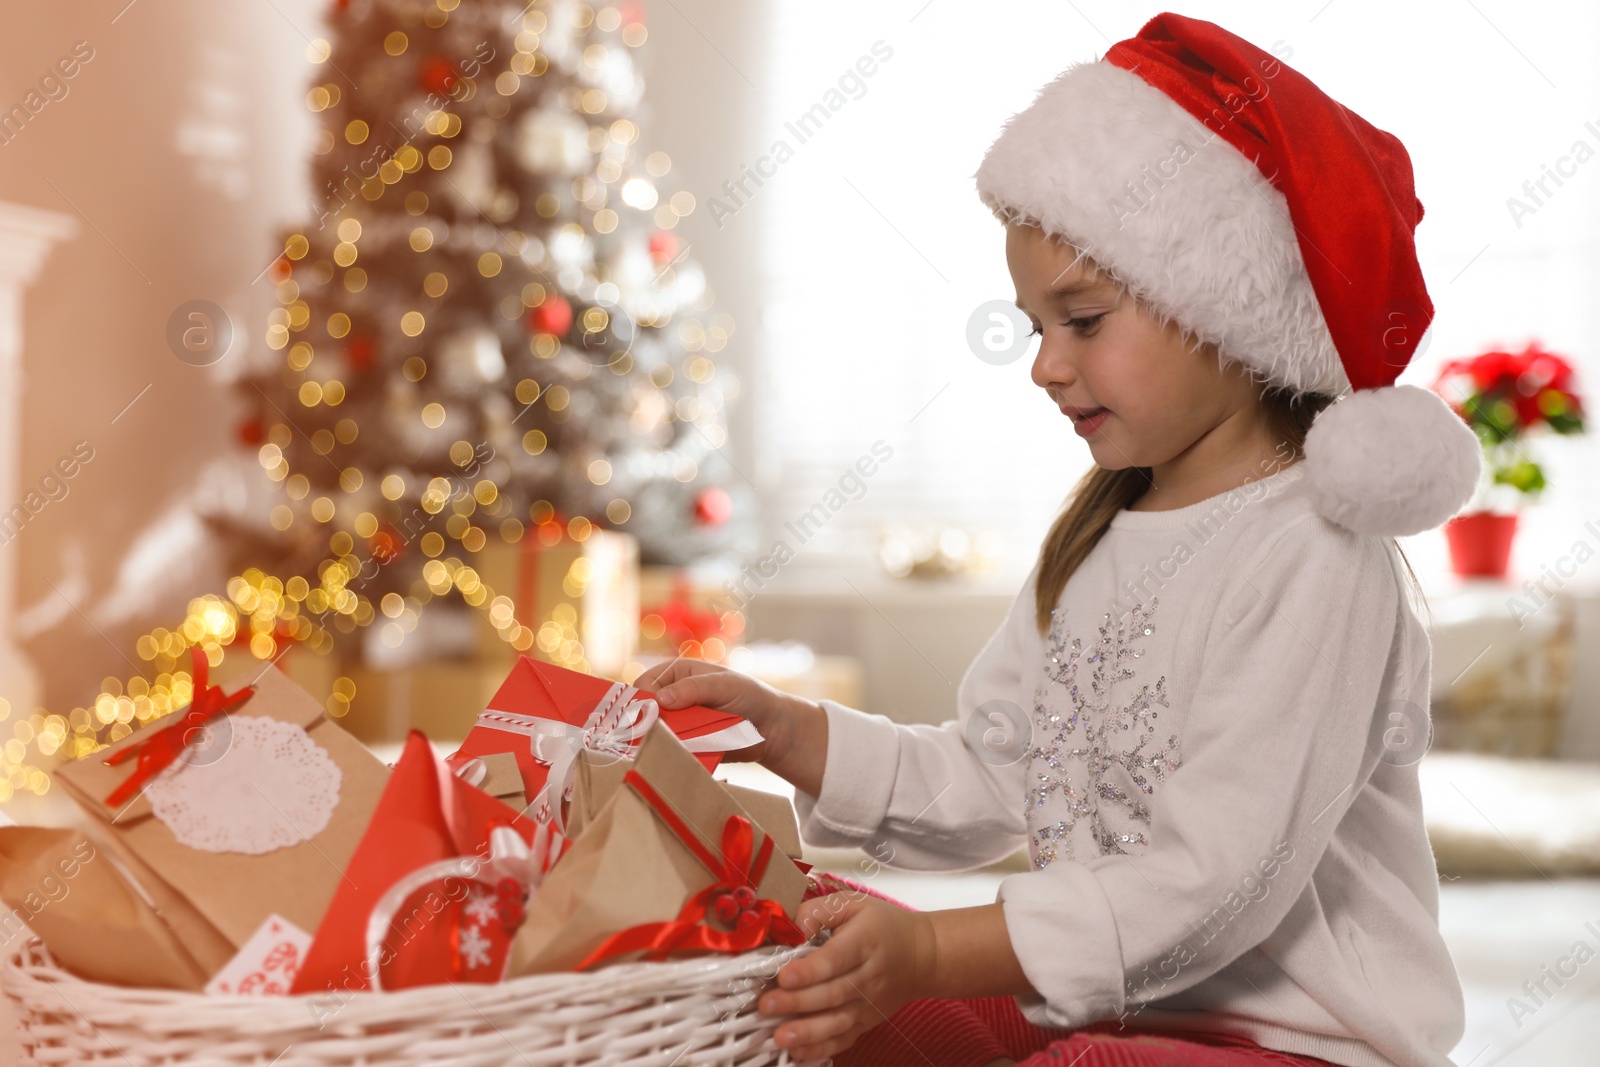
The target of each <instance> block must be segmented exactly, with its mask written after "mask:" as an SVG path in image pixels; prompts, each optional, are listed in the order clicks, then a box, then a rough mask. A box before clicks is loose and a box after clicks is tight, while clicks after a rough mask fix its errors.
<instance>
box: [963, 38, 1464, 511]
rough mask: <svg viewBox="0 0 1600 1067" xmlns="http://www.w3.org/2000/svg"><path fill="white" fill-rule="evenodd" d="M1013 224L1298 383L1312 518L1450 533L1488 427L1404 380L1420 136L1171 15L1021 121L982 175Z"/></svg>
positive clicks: (1417, 304)
mask: <svg viewBox="0 0 1600 1067" xmlns="http://www.w3.org/2000/svg"><path fill="white" fill-rule="evenodd" d="M975 178H976V180H977V185H978V194H979V196H980V197H981V198H982V199H983V201H984V203H985V204H987V205H988V206H989V207H990V208H991V209H992V210H993V211H994V212H995V213H996V214H997V215H999V216H1000V217H1002V218H1004V219H1006V220H1007V221H1012V222H1022V223H1028V224H1031V225H1035V226H1038V227H1039V228H1040V229H1042V230H1043V231H1044V232H1046V233H1047V234H1050V235H1052V236H1054V237H1057V238H1060V239H1061V240H1063V241H1066V242H1068V243H1070V244H1072V245H1074V246H1075V247H1076V248H1077V249H1078V250H1079V251H1080V252H1081V253H1082V254H1084V255H1086V256H1088V257H1089V258H1091V259H1093V260H1094V261H1095V262H1096V263H1097V264H1098V265H1099V266H1100V267H1101V268H1103V269H1104V270H1105V271H1106V272H1107V273H1109V274H1110V275H1111V276H1112V277H1113V278H1115V279H1116V280H1117V281H1118V282H1119V283H1121V284H1122V285H1123V286H1124V287H1125V288H1126V289H1127V290H1128V291H1129V292H1130V293H1131V294H1132V295H1133V296H1134V297H1135V298H1137V299H1139V300H1140V301H1141V302H1143V303H1144V304H1145V305H1146V306H1147V307H1149V308H1150V309H1151V310H1152V311H1153V312H1154V313H1155V314H1156V315H1157V316H1159V317H1160V318H1161V319H1162V320H1163V321H1167V320H1172V321H1176V322H1177V323H1178V324H1179V325H1180V326H1182V327H1185V328H1186V329H1188V330H1189V331H1190V333H1191V334H1192V335H1193V336H1195V337H1196V338H1197V339H1198V340H1200V341H1202V342H1211V343H1214V344H1215V345H1216V346H1217V348H1218V350H1219V351H1220V353H1221V355H1222V358H1223V359H1225V360H1230V361H1233V362H1236V363H1239V364H1242V365H1244V366H1245V367H1247V368H1249V369H1250V370H1251V371H1252V372H1253V373H1254V374H1255V375H1256V376H1257V377H1258V378H1260V379H1262V380H1264V381H1266V382H1269V383H1271V384H1273V385H1277V386H1281V387H1284V388H1286V389H1288V390H1290V391H1292V392H1294V393H1297V394H1302V393H1321V394H1325V395H1328V396H1341V395H1343V394H1348V395H1343V398H1342V399H1340V400H1339V401H1338V402H1336V403H1334V404H1331V405H1329V406H1328V407H1327V408H1326V409H1325V410H1324V411H1323V412H1322V413H1321V414H1320V415H1318V416H1317V419H1316V421H1315V423H1314V424H1313V425H1312V427H1311V432H1310V434H1309V435H1308V436H1307V439H1306V456H1305V460H1304V462H1305V470H1306V484H1307V486H1308V488H1309V489H1310V491H1311V495H1312V499H1313V501H1314V502H1315V504H1316V506H1317V509H1318V510H1319V511H1320V512H1321V513H1322V514H1323V515H1325V516H1326V517H1328V518H1329V519H1331V520H1333V521H1335V522H1337V523H1339V524H1341V525H1343V526H1345V527H1347V528H1349V529H1351V530H1354V531H1356V532H1358V533H1363V534H1374V535H1384V536H1396V535H1402V534H1412V533H1417V532H1419V531H1421V530H1425V529H1428V528H1430V527H1432V526H1437V525H1438V524H1439V523H1441V522H1443V521H1444V520H1445V519H1448V518H1449V517H1450V516H1452V515H1454V514H1455V513H1456V512H1457V511H1459V510H1460V509H1461V507H1462V506H1463V505H1465V504H1466V502H1467V500H1468V499H1469V498H1470V497H1471V495H1472V493H1473V491H1474V490H1475V489H1476V488H1477V484H1478V477H1479V471H1480V464H1481V456H1480V451H1479V447H1478V442H1477V439H1476V437H1475V436H1474V435H1473V433H1472V431H1471V430H1470V429H1468V428H1467V426H1466V424H1465V423H1464V422H1463V421H1462V420H1461V419H1460V418H1459V417H1458V416H1456V415H1455V414H1454V413H1453V412H1451V410H1450V408H1449V407H1448V406H1447V405H1446V404H1445V403H1444V402H1443V401H1442V400H1441V399H1439V398H1438V397H1437V396H1435V395H1434V394H1433V393H1431V392H1428V391H1426V390H1423V389H1418V388H1416V387H1414V386H1408V385H1401V386H1397V385H1395V384H1394V381H1395V378H1396V377H1397V376H1398V375H1399V373H1400V371H1401V370H1402V369H1404V368H1405V366H1406V364H1407V363H1409V362H1410V360H1411V357H1412V355H1413V354H1414V353H1415V352H1416V351H1417V350H1418V345H1419V343H1420V342H1421V340H1422V338H1423V335H1424V333H1425V332H1426V330H1427V329H1428V326H1429V324H1430V322H1431V321H1432V319H1433V303H1432V301H1430V300H1429V299H1428V291H1427V288H1426V287H1425V285H1424V284H1423V280H1422V271H1421V268H1420V267H1419V265H1418V263H1417V255H1416V246H1415V243H1414V241H1413V236H1412V235H1413V231H1414V230H1415V229H1416V225H1417V223H1418V222H1420V221H1421V219H1422V202H1421V201H1420V200H1418V199H1417V197H1416V193H1415V191H1414V189H1413V186H1412V176H1411V160H1410V157H1409V156H1407V154H1406V150H1405V146H1404V145H1402V144H1401V143H1400V141H1399V139H1397V138H1396V137H1394V136H1393V135H1392V134H1389V133H1385V132H1384V131H1383V130H1380V129H1378V128H1376V127H1374V126H1372V125H1371V124H1369V123H1368V122H1366V121H1365V120H1364V119H1362V118H1361V116H1359V115H1357V114H1355V113H1354V112H1353V111H1350V110H1349V109H1348V108H1345V107H1343V106H1342V105H1340V104H1339V103H1338V102H1337V101H1335V100H1333V99H1332V98H1331V97H1329V96H1328V95H1327V94H1326V93H1324V92H1323V91H1322V90H1320V89H1318V88H1317V87H1316V86H1315V85H1313V84H1312V83H1311V81H1310V80H1308V79H1307V78H1306V77H1305V76H1304V75H1301V74H1299V73H1297V72H1296V71H1294V70H1292V69H1291V68H1290V67H1289V66H1288V65H1287V64H1285V63H1284V62H1283V61H1282V60H1281V59H1279V58H1277V57H1275V56H1273V55H1271V54H1269V53H1267V52H1263V51H1262V50H1261V49H1259V48H1257V47H1255V46H1254V45H1252V44H1250V43H1249V42H1248V41H1245V40H1242V39H1240V38H1239V37H1236V36H1234V35H1233V34H1231V33H1229V32H1228V31H1227V30H1224V29H1222V28H1221V27H1219V26H1216V25H1213V24H1212V23H1210V22H1204V21H1201V20H1200V19H1191V18H1185V17H1183V16H1181V15H1173V14H1160V15H1157V16H1156V17H1155V18H1153V19H1151V20H1150V21H1149V22H1148V23H1146V24H1145V26H1144V28H1143V29H1141V30H1140V31H1139V33H1138V35H1137V36H1135V37H1132V38H1129V39H1128V40H1125V41H1120V42H1118V43H1117V44H1114V45H1112V46H1111V48H1110V49H1109V50H1108V51H1107V52H1106V54H1105V57H1104V58H1103V59H1100V60H1097V61H1094V62H1086V63H1079V64H1076V65H1074V66H1072V67H1070V68H1069V69H1068V70H1067V71H1066V72H1064V73H1063V74H1061V75H1060V76H1059V77H1058V78H1056V79H1055V81H1053V82H1051V83H1050V84H1049V85H1047V86H1045V87H1044V89H1043V90H1041V91H1040V93H1039V95H1038V97H1037V99H1035V100H1034V102H1033V103H1032V104H1030V105H1029V106H1028V108H1027V109H1026V110H1024V111H1022V112H1020V113H1019V114H1017V115H1015V116H1013V117H1012V118H1011V119H1010V121H1008V122H1007V123H1006V125H1005V128H1004V129H1003V130H1002V131H1001V133H1000V136H999V137H998V138H997V139H996V140H995V142H994V144H993V146H991V147H990V149H989V151H988V153H987V154H986V155H985V156H984V159H983V164H982V165H981V166H980V167H979V168H978V171H977V174H976V175H975Z"/></svg>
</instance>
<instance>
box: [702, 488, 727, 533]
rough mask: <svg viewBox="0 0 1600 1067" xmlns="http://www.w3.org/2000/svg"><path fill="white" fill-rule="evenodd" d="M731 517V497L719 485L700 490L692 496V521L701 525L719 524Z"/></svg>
mask: <svg viewBox="0 0 1600 1067" xmlns="http://www.w3.org/2000/svg"><path fill="white" fill-rule="evenodd" d="M731 518H733V497H731V496H729V495H728V491H727V490H726V489H723V488H722V487H721V486H719V485H711V486H707V487H706V488H704V489H702V490H700V492H699V494H698V495H696V496H695V498H694V521H695V522H697V523H699V524H700V525H701V526H721V525H722V524H723V523H725V522H727V521H728V520H729V519H731Z"/></svg>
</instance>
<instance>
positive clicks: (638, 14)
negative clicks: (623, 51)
mask: <svg viewBox="0 0 1600 1067" xmlns="http://www.w3.org/2000/svg"><path fill="white" fill-rule="evenodd" d="M617 14H618V15H620V16H621V17H622V24H623V25H624V26H637V25H639V24H640V23H642V22H644V8H642V7H640V6H639V5H638V4H636V3H634V2H633V0H624V2H623V3H620V4H618V5H617Z"/></svg>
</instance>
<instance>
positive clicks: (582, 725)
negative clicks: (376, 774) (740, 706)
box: [450, 656, 761, 829]
mask: <svg viewBox="0 0 1600 1067" xmlns="http://www.w3.org/2000/svg"><path fill="white" fill-rule="evenodd" d="M658 718H659V719H660V721H661V722H662V723H664V724H665V725H666V726H667V727H668V729H670V730H671V731H672V732H673V733H674V734H675V735H676V736H677V738H678V740H680V741H682V742H683V744H684V747H686V748H688V749H689V751H691V752H693V753H694V755H695V758H696V759H698V760H699V761H700V763H701V765H702V766H704V767H705V769H706V771H707V772H710V771H713V770H715V769H716V767H717V764H718V763H719V762H721V760H722V755H723V753H725V752H734V751H738V750H739V749H744V748H749V747H750V746H752V745H756V744H759V743H760V742H761V734H760V733H759V732H757V730H756V728H755V727H754V726H753V725H752V724H751V723H750V722H749V721H748V720H747V719H744V718H743V717H741V716H738V715H734V714H731V713H729V712H725V711H714V710H712V709H711V708H704V707H699V706H691V707H687V708H677V709H672V710H666V709H662V708H660V707H658V706H657V704H656V701H655V694H653V693H650V692H647V691H645V690H642V689H635V688H634V687H632V686H630V685H627V684H625V683H622V682H612V681H609V680H608V679H605V678H596V677H594V676H593V675H588V674H583V673H580V672H578V671H572V670H568V669H566V668H565V667H557V666H555V665H554V664H551V663H541V662H538V661H537V660H534V659H532V658H530V657H528V656H521V657H519V658H518V660H517V664H516V666H515V667H513V668H512V670H511V674H510V676H509V677H508V678H507V679H506V680H505V683H504V684H503V685H501V687H500V690H499V692H497V693H495V695H494V699H493V700H491V701H490V702H489V707H488V709H487V710H485V711H484V712H483V713H482V714H480V715H479V716H478V720H477V722H476V723H474V724H473V727H472V730H471V731H470V732H468V734H467V737H466V740H464V741H463V742H462V743H461V748H460V750H459V751H457V752H456V753H454V754H453V755H452V756H451V757H450V763H451V765H452V766H455V765H458V764H459V763H461V762H464V761H465V760H468V759H470V758H472V757H475V756H484V755H488V754H490V753H493V752H511V753H513V754H515V756H516V757H517V767H518V769H520V770H521V771H522V781H523V785H524V787H525V790H526V793H527V796H528V797H529V808H530V809H531V811H532V813H533V814H534V815H535V817H536V818H537V819H538V820H540V821H545V820H549V821H551V822H553V823H554V824H555V826H556V827H557V828H558V829H560V828H561V827H562V825H563V823H562V814H561V801H562V800H564V799H568V798H569V797H570V795H571V789H572V771H573V768H574V766H575V761H576V759H577V754H578V752H579V751H581V750H583V749H590V750H592V751H596V752H604V753H611V754H613V755H615V756H617V757H619V758H631V757H632V751H633V749H635V748H637V747H638V745H639V742H640V741H641V740H642V739H643V737H644V735H645V733H646V732H647V731H648V730H649V729H650V725H651V723H653V722H654V721H655V720H656V719H658ZM547 785H549V786H550V789H549V791H548V793H547V792H546V786H547Z"/></svg>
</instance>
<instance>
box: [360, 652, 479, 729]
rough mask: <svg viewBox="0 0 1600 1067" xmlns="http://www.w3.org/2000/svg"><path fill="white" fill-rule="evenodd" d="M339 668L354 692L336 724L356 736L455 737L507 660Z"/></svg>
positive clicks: (468, 725)
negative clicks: (418, 734)
mask: <svg viewBox="0 0 1600 1067" xmlns="http://www.w3.org/2000/svg"><path fill="white" fill-rule="evenodd" d="M507 647H509V646H507ZM344 673H345V676H346V677H347V678H348V679H349V681H350V683H351V685H353V686H354V688H355V693H354V695H353V696H351V698H350V703H349V711H348V712H347V713H346V714H345V715H344V717H342V718H341V719H340V720H339V725H340V726H342V727H343V728H344V729H346V730H348V731H350V732H351V733H352V734H354V735H355V736H356V737H358V738H360V739H361V740H363V741H365V742H367V743H368V744H397V743H399V742H402V741H404V740H405V738H406V735H407V734H408V733H410V732H411V731H412V730H421V731H422V732H423V733H425V734H427V735H428V736H429V737H431V738H433V739H435V740H437V741H460V740H461V739H462V738H463V737H465V736H467V731H468V730H470V729H471V728H472V724H473V722H474V721H475V720H476V719H477V716H478V712H480V711H482V710H483V709H484V707H485V706H486V705H487V704H488V703H489V700H490V699H491V698H492V697H493V696H494V694H495V692H496V691H497V690H498V689H499V688H500V684H501V683H502V682H503V681H504V680H505V676H506V665H505V663H504V662H503V661H502V662H489V661H487V660H463V661H459V662H441V663H427V664H421V665H419V666H415V667H400V668H394V669H379V668H372V667H364V666H357V665H355V664H350V665H348V666H347V668H346V670H345V672H344Z"/></svg>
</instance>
